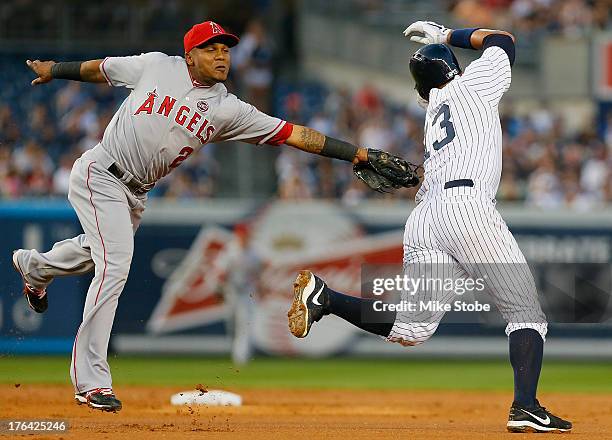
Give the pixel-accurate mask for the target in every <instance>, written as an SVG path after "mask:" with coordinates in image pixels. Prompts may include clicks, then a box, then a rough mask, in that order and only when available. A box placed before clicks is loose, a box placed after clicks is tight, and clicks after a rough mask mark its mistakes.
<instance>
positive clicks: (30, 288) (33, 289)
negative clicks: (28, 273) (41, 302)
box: [25, 283, 47, 299]
mask: <svg viewBox="0 0 612 440" xmlns="http://www.w3.org/2000/svg"><path fill="white" fill-rule="evenodd" d="M25 286H26V288H27V289H28V291H30V292H32V293H33V294H34V295H36V296H37V297H38V299H41V298H43V297H44V296H45V295H46V294H47V290H46V289H37V288H36V287H34V286H32V285H31V284H28V283H26V285H25Z"/></svg>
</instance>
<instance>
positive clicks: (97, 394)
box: [74, 388, 121, 412]
mask: <svg viewBox="0 0 612 440" xmlns="http://www.w3.org/2000/svg"><path fill="white" fill-rule="evenodd" d="M74 400H75V401H76V403H78V404H79V405H87V406H89V407H90V408H93V409H99V410H100V411H111V412H117V411H120V410H121V401H120V400H119V399H117V397H115V394H114V393H113V390H112V389H111V388H94V389H93V390H90V391H87V392H85V393H79V394H75V395H74Z"/></svg>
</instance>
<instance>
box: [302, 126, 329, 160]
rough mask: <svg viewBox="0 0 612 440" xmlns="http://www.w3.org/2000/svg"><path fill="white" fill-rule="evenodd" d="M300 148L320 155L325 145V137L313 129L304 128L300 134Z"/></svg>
mask: <svg viewBox="0 0 612 440" xmlns="http://www.w3.org/2000/svg"><path fill="white" fill-rule="evenodd" d="M299 142H300V144H301V145H299V148H300V149H302V150H304V151H308V152H309V153H317V154H318V153H320V152H321V150H322V149H323V145H324V144H325V136H324V135H322V134H321V133H319V132H318V131H316V130H313V129H312V128H308V127H303V128H302V130H300V133H299Z"/></svg>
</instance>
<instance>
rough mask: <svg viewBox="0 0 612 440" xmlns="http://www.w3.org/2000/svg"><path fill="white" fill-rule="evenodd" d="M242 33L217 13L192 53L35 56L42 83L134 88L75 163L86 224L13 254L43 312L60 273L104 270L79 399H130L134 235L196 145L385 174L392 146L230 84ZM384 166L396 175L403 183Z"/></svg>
mask: <svg viewBox="0 0 612 440" xmlns="http://www.w3.org/2000/svg"><path fill="white" fill-rule="evenodd" d="M236 44H238V38H237V37H236V36H235V35H232V34H230V33H228V32H226V31H225V30H224V29H223V28H222V27H221V26H220V25H218V24H217V23H215V22H212V21H206V22H203V23H199V24H197V25H195V26H193V27H192V28H191V29H190V30H189V31H188V32H187V33H186V34H185V37H184V50H185V57H184V58H183V57H179V56H168V55H165V54H163V53H159V52H152V53H144V54H141V55H138V56H127V57H109V58H106V59H104V60H91V61H84V62H61V63H55V62H53V61H39V60H36V61H30V60H28V61H27V62H26V63H27V65H28V66H29V67H30V68H31V69H32V70H33V71H34V73H35V74H36V75H37V77H36V78H35V79H34V80H33V81H32V85H37V84H43V83H47V82H49V81H51V80H53V79H69V80H76V81H86V82H94V83H103V82H107V83H108V84H109V85H111V86H115V87H126V88H128V89H130V91H131V92H130V94H129V96H128V97H127V98H126V99H125V101H124V102H123V104H122V105H121V107H120V108H119V109H118V110H117V112H116V113H115V115H114V117H113V118H112V120H111V122H110V123H109V125H108V127H107V128H106V130H105V132H104V136H103V138H102V141H101V142H100V143H99V144H98V145H96V146H95V147H94V148H93V149H91V150H89V151H87V152H85V153H84V154H83V155H82V157H81V158H79V159H78V160H77V161H76V162H75V164H74V166H73V169H72V172H71V175H70V190H69V194H68V199H69V201H70V203H71V204H72V206H73V207H74V209H75V211H76V213H77V216H78V218H79V221H80V223H81V225H82V227H83V230H84V234H81V235H79V236H77V237H74V238H71V239H68V240H64V241H60V242H58V243H56V244H55V245H54V246H53V248H52V249H51V250H50V251H48V252H44V253H41V252H39V251H37V250H24V249H19V250H16V251H15V252H14V254H13V264H14V266H15V269H16V270H17V271H18V272H19V273H20V275H21V276H22V278H23V281H24V295H25V297H26V299H27V301H28V303H29V305H30V307H31V308H32V309H33V310H35V311H36V312H39V313H42V312H44V311H45V310H46V309H47V306H48V297H47V291H46V288H47V286H48V285H49V283H51V281H52V280H53V279H54V278H55V277H57V276H62V275H76V274H83V273H86V272H89V271H91V270H95V275H94V278H93V280H92V282H91V285H90V286H89V290H88V292H87V297H86V300H85V307H84V311H83V320H82V323H81V325H80V326H79V328H78V331H77V333H76V336H75V340H74V346H73V350H72V361H71V367H70V375H71V378H72V383H73V385H74V389H75V399H76V401H77V402H78V403H82V404H87V405H88V406H90V407H92V408H96V409H101V410H106V411H118V410H119V409H121V402H120V401H119V400H118V399H117V398H116V396H115V394H114V393H113V390H112V381H111V374H110V369H109V365H108V362H107V359H106V357H107V348H108V342H109V338H110V334H111V328H112V325H113V320H114V316H115V310H116V308H117V303H118V300H119V296H120V294H121V292H122V290H123V287H124V285H125V282H126V280H127V277H128V274H129V270H130V263H131V261H132V255H133V252H134V240H133V235H134V233H135V232H136V230H137V229H138V226H139V225H140V222H141V219H142V215H143V212H144V210H145V204H146V200H147V192H148V191H149V190H150V189H151V188H153V186H154V185H155V183H156V182H157V181H158V180H159V179H161V178H162V177H164V176H165V175H166V174H168V173H170V172H171V171H172V170H173V169H175V168H176V167H178V166H180V165H181V163H182V162H183V161H184V160H186V159H187V158H188V157H189V156H191V155H192V154H194V153H195V152H197V151H198V150H199V149H201V148H202V147H203V146H204V145H206V144H207V143H209V142H221V141H231V140H233V141H244V142H248V143H252V144H257V145H261V144H271V145H280V144H283V143H284V144H287V145H290V146H293V147H296V148H299V149H301V150H303V151H306V152H310V153H315V154H320V155H323V156H327V157H333V158H338V159H342V160H346V161H348V162H351V163H353V164H355V166H357V165H359V167H360V170H361V172H362V173H363V172H364V167H365V172H366V174H367V173H369V175H370V176H377V173H376V171H375V170H374V169H370V168H368V166H369V164H370V163H371V162H372V159H373V158H374V157H375V156H376V154H382V153H384V152H377V150H369V149H366V148H358V147H356V146H354V145H351V144H349V143H346V142H343V141H340V140H337V139H333V138H330V137H326V136H324V135H322V134H321V133H319V132H317V131H315V130H312V129H310V128H307V127H302V126H299V125H293V124H291V123H289V122H286V121H283V120H281V119H278V118H275V117H272V116H268V115H266V114H264V113H262V112H260V111H258V110H257V109H256V108H255V107H253V106H252V105H250V104H247V103H245V102H243V101H241V100H240V99H238V98H237V97H236V96H234V95H233V94H231V93H228V91H227V89H226V88H225V86H224V85H223V82H224V81H225V80H226V79H227V76H228V73H229V69H230V48H231V47H232V46H235V45H236ZM392 157H393V156H392ZM397 159H398V160H399V158H397ZM391 177H393V176H391ZM380 178H381V179H382V180H383V182H386V184H388V185H386V186H385V185H383V186H385V187H388V186H389V185H391V186H394V187H397V186H398V185H401V184H402V182H399V183H397V184H396V183H395V182H394V181H393V180H392V179H391V182H389V180H388V179H386V178H385V177H384V176H380ZM366 183H368V181H366ZM378 183H380V182H378Z"/></svg>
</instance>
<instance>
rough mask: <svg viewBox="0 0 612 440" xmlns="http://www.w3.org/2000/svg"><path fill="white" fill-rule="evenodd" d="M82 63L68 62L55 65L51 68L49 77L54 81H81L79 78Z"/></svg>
mask: <svg viewBox="0 0 612 440" xmlns="http://www.w3.org/2000/svg"><path fill="white" fill-rule="evenodd" d="M81 64H83V62H82V61H68V62H65V63H55V64H54V65H53V66H51V77H52V78H54V79H71V80H73V81H83V78H82V77H81Z"/></svg>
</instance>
